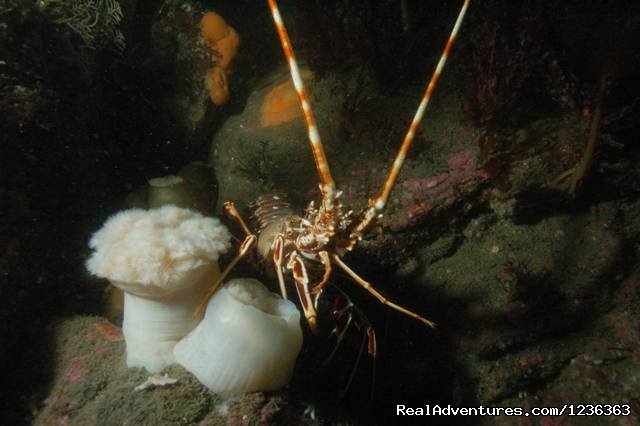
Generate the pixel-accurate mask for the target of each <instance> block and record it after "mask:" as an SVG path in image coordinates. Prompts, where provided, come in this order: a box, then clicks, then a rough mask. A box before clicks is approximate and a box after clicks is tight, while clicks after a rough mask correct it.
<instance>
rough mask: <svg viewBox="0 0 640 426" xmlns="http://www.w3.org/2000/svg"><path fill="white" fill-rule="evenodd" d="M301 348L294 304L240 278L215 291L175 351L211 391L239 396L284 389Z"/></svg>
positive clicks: (179, 361)
mask: <svg viewBox="0 0 640 426" xmlns="http://www.w3.org/2000/svg"><path fill="white" fill-rule="evenodd" d="M301 347H302V329H301V327H300V313H299V311H298V309H297V308H296V306H295V305H294V304H293V303H291V302H290V301H288V300H283V299H281V298H280V296H278V295H277V294H275V293H271V292H270V291H269V290H267V288H266V287H265V286H264V285H262V284H261V283H260V282H259V281H257V280H255V279H252V278H239V279H234V280H231V281H229V282H228V283H227V284H226V285H224V286H223V287H222V288H220V289H219V290H218V292H217V293H216V294H215V295H214V296H213V298H212V299H211V301H210V302H209V305H208V306H207V310H206V313H205V316H204V319H203V320H202V322H201V323H200V324H199V325H198V326H197V327H196V328H195V329H194V330H193V331H192V332H191V333H189V334H188V335H187V336H186V337H185V338H184V339H182V340H181V341H180V342H179V343H178V344H177V345H176V346H175V350H174V353H175V358H176V361H177V362H178V363H179V364H181V365H182V366H183V367H185V368H186V369H187V370H189V371H190V372H191V373H193V375H195V376H196V377H197V378H198V380H200V382H201V383H202V384H204V385H205V386H207V387H208V388H209V389H211V390H212V391H214V392H216V393H218V394H220V395H223V396H237V395H242V394H244V393H246V392H254V391H268V390H275V389H278V388H281V387H283V386H284V385H286V384H287V383H288V381H289V379H290V378H291V374H292V372H293V367H294V365H295V361H296V358H297V357H298V353H299V352H300V349H301Z"/></svg>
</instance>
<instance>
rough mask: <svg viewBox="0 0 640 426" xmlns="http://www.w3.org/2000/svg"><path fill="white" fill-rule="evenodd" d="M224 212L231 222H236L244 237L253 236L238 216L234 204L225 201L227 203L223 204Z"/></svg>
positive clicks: (240, 216) (238, 213)
mask: <svg viewBox="0 0 640 426" xmlns="http://www.w3.org/2000/svg"><path fill="white" fill-rule="evenodd" d="M224 211H225V213H226V214H227V215H229V216H230V217H231V218H232V219H233V220H235V221H236V222H238V225H240V227H241V228H242V231H243V232H244V234H245V235H252V234H253V232H251V228H249V226H247V223H246V222H245V221H244V219H243V218H242V215H241V214H240V212H239V211H238V209H237V208H236V205H235V204H234V202H233V201H227V202H225V203H224Z"/></svg>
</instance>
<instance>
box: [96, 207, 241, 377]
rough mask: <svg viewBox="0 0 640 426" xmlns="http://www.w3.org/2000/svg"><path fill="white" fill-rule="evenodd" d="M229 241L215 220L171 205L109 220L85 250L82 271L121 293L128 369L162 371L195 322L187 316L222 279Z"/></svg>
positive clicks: (131, 211)
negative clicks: (86, 256) (89, 251)
mask: <svg viewBox="0 0 640 426" xmlns="http://www.w3.org/2000/svg"><path fill="white" fill-rule="evenodd" d="M230 238H231V236H230V234H229V232H228V231H227V229H226V228H225V227H224V226H223V225H222V224H221V223H220V221H219V220H218V219H215V218H208V217H204V216H202V215H201V214H199V213H196V212H193V211H191V210H188V209H183V208H179V207H176V206H174V205H167V206H163V207H161V208H159V209H153V210H141V209H131V210H125V211H122V212H119V213H117V214H115V215H113V216H112V217H110V218H109V219H108V220H107V222H106V223H105V224H104V226H103V227H102V228H101V229H100V230H99V231H98V232H96V233H95V234H94V235H93V237H92V238H91V240H90V242H89V246H90V247H91V248H93V249H94V252H93V254H92V255H91V257H90V258H89V260H88V261H87V269H88V270H89V272H91V273H92V274H94V275H97V276H99V277H102V278H106V279H108V280H109V281H110V282H111V284H113V285H114V286H116V287H119V288H121V289H122V290H124V292H125V300H124V321H123V324H122V331H123V334H124V337H125V341H126V345H127V365H128V366H129V367H145V368H146V369H147V370H149V371H150V372H152V373H153V372H157V371H160V370H161V369H162V368H164V367H165V366H167V365H169V364H172V363H173V362H174V357H173V347H174V346H175V344H176V343H177V342H178V340H180V339H181V338H182V337H183V336H185V335H186V334H187V333H188V332H189V331H191V330H192V329H193V328H194V327H195V326H196V325H197V324H198V322H199V321H200V319H201V317H197V318H193V312H194V310H195V308H196V307H197V305H198V304H199V303H200V302H201V301H202V298H203V297H204V294H205V293H206V291H207V289H208V287H209V286H211V285H212V284H213V283H214V282H215V281H216V279H217V277H218V276H219V274H220V270H219V268H218V262H217V261H218V256H219V255H220V254H221V253H224V252H225V251H227V250H228V249H229V247H230V242H229V240H230Z"/></svg>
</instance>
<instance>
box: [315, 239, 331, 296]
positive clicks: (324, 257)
mask: <svg viewBox="0 0 640 426" xmlns="http://www.w3.org/2000/svg"><path fill="white" fill-rule="evenodd" d="M318 254H319V256H320V261H321V262H322V265H324V274H323V275H322V280H320V282H319V283H318V284H316V285H314V286H313V288H312V289H311V292H312V293H313V294H315V295H316V297H319V296H320V294H319V293H320V292H321V291H322V289H323V288H324V286H326V285H327V283H328V282H329V276H331V259H330V258H329V253H327V252H326V251H325V250H322V251H321V252H320V253H318Z"/></svg>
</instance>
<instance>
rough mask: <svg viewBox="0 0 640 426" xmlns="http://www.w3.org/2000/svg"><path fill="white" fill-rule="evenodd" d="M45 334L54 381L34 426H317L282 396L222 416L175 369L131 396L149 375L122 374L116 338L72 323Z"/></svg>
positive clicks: (103, 325)
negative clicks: (51, 343)
mask: <svg viewBox="0 0 640 426" xmlns="http://www.w3.org/2000/svg"><path fill="white" fill-rule="evenodd" d="M50 331H51V333H53V334H54V335H55V342H54V343H55V344H54V347H55V352H54V353H53V354H52V359H51V368H53V381H52V383H51V389H50V391H49V393H48V396H47V398H46V400H44V401H43V406H42V408H41V409H40V410H39V411H38V413H37V415H36V417H35V420H34V421H33V424H34V425H37V426H45V425H52V424H91V425H122V424H133V423H135V424H157V425H160V424H171V425H193V424H203V425H214V424H215V425H218V424H240V422H242V424H257V423H258V422H260V424H265V425H275V424H303V425H314V424H320V422H319V421H312V420H311V419H309V418H308V417H307V416H305V414H304V410H305V408H306V407H305V405H304V404H303V403H302V402H301V401H297V400H295V398H292V397H291V396H289V395H288V394H287V393H285V392H276V393H269V394H264V393H252V394H248V395H246V396H244V397H242V398H239V399H237V400H235V401H233V402H230V403H228V404H226V411H225V409H224V406H223V405H222V404H221V403H222V400H221V398H220V397H218V396H217V395H216V394H214V393H213V392H211V391H209V390H208V389H207V388H206V387H204V386H203V385H201V384H200V383H199V382H198V380H197V379H196V378H195V377H194V376H192V375H191V374H190V373H189V372H187V371H186V370H184V369H183V368H182V367H180V366H177V365H176V366H172V367H169V368H167V369H165V370H164V371H163V373H161V374H162V375H161V376H159V377H158V379H159V380H158V379H155V380H154V379H153V378H152V380H151V382H152V383H153V382H156V383H159V384H161V383H166V384H165V385H155V386H153V385H152V386H150V387H147V388H146V389H143V390H136V387H139V386H141V385H142V384H144V383H145V382H147V381H148V380H149V374H148V373H147V372H146V371H144V370H143V369H138V368H127V367H126V365H125V362H124V341H123V340H122V334H121V331H120V329H119V328H118V327H116V326H114V325H113V324H111V323H109V322H108V321H106V320H105V319H103V318H99V317H73V318H69V319H65V320H63V321H59V322H57V323H55V324H53V325H52V326H51V330H50ZM165 375H166V378H165ZM152 377H153V376H152ZM173 380H176V382H175V383H173V384H170V383H169V382H172V381H173Z"/></svg>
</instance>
